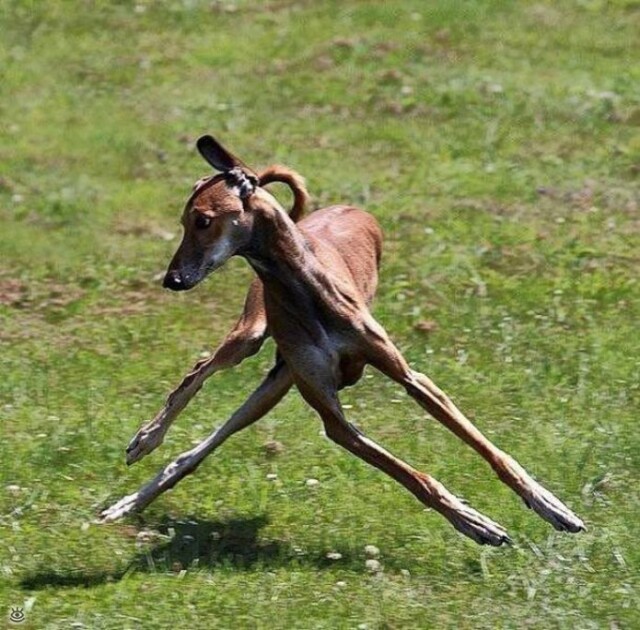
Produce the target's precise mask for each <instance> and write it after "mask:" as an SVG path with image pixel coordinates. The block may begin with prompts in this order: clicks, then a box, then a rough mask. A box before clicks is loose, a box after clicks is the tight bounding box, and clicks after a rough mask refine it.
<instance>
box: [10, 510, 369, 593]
mask: <svg viewBox="0 0 640 630" xmlns="http://www.w3.org/2000/svg"><path fill="white" fill-rule="evenodd" d="M267 523H268V520H267V518H266V517H264V516H257V517H253V518H240V519H230V520H226V521H204V520H200V519H195V518H189V519H186V520H183V519H181V520H172V519H170V518H168V517H164V518H163V519H162V520H161V521H160V523H149V524H148V526H152V529H153V531H154V532H158V533H159V534H160V535H161V542H159V543H157V544H155V545H151V546H150V547H148V548H146V549H145V550H144V551H141V552H140V553H138V554H137V555H136V556H135V557H134V558H133V560H132V561H131V562H130V563H129V564H128V565H127V566H126V567H125V568H123V569H120V570H114V571H95V572H92V571H84V570H77V569H60V570H58V571H42V572H36V573H33V574H31V575H27V576H25V577H24V578H23V579H22V580H21V581H20V586H21V587H22V588H23V589H26V590H37V589H43V588H48V587H51V588H76V587H85V588H90V587H93V586H99V585H101V584H105V583H109V582H118V581H120V580H122V578H124V577H125V576H127V575H130V574H132V573H138V572H150V573H154V572H158V573H163V572H179V571H181V570H183V569H189V568H196V567H199V568H203V567H207V568H209V569H212V570H215V569H216V568H221V567H227V568H232V569H238V570H247V569H251V568H253V567H255V566H260V567H263V568H265V569H270V568H271V569H273V568H278V567H291V566H292V565H296V566H300V567H304V566H307V567H312V568H315V569H323V568H325V567H328V566H334V567H335V566H340V567H341V568H343V569H344V568H348V569H352V570H354V571H364V570H365V567H364V563H363V562H362V561H361V560H360V561H358V559H357V558H354V557H353V555H352V554H351V553H350V552H348V551H340V553H341V554H342V558H340V564H339V565H336V562H335V561H334V560H330V559H328V558H327V557H326V551H324V552H323V551H317V550H311V551H307V552H302V551H300V550H297V549H295V548H294V547H292V546H290V545H289V544H287V543H284V542H282V541H277V540H261V539H260V536H259V533H260V530H261V529H262V528H263V527H264V526H265V525H267ZM145 529H146V528H145Z"/></svg>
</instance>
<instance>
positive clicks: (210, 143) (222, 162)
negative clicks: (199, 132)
mask: <svg viewBox="0 0 640 630" xmlns="http://www.w3.org/2000/svg"><path fill="white" fill-rule="evenodd" d="M196 147H197V148H198V152H199V153H200V155H201V156H202V157H203V158H204V159H205V160H206V161H207V162H209V164H211V166H213V168H215V169H216V170H217V171H221V172H223V173H224V172H226V171H230V170H231V169H233V168H236V167H243V168H246V167H245V165H244V164H243V163H242V162H241V161H240V160H239V159H238V158H237V157H236V156H235V155H233V154H232V153H229V151H227V150H226V149H225V148H224V147H223V146H222V145H221V144H220V143H219V142H218V141H217V140H216V139H215V138H213V137H212V136H202V137H200V138H198V141H197V142H196Z"/></svg>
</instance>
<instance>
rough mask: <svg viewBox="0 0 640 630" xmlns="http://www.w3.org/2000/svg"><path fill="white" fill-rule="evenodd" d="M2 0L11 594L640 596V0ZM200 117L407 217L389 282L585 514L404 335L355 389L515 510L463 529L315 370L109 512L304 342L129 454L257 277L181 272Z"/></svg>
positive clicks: (373, 205)
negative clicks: (487, 542) (175, 259)
mask: <svg viewBox="0 0 640 630" xmlns="http://www.w3.org/2000/svg"><path fill="white" fill-rule="evenodd" d="M0 9H1V10H0V32H2V38H1V41H0V77H1V81H0V116H1V120H2V124H1V125H0V221H1V222H2V230H1V232H0V257H1V258H0V261H1V262H0V344H1V346H2V347H1V350H0V366H1V376H2V378H0V422H1V424H0V427H1V428H0V437H1V440H0V458H1V461H2V465H1V468H0V606H1V607H2V613H1V614H2V615H5V617H4V618H6V620H7V624H9V616H10V613H11V609H12V607H13V608H18V607H19V608H22V609H23V614H24V615H25V617H26V621H25V622H24V623H22V624H21V625H20V626H17V625H16V626H12V627H28V628H38V629H40V628H70V627H73V628H88V629H92V630H93V629H98V628H136V629H137V628H154V629H155V628H187V627H194V628H203V629H208V628H327V629H335V628H367V629H369V630H372V629H378V628H380V629H382V628H387V629H391V628H473V629H475V628H523V627H532V628H568V627H574V628H580V629H583V628H607V629H611V630H613V629H619V628H638V627H640V612H638V611H639V610H640V592H639V591H640V584H639V582H640V577H639V576H640V550H639V546H638V542H637V541H638V537H639V536H640V525H639V523H640V484H639V483H638V480H639V479H640V441H639V440H638V429H637V416H638V412H639V407H640V405H639V397H640V359H639V358H638V357H640V335H638V332H637V322H638V320H639V318H640V286H639V281H638V276H639V271H640V254H639V251H640V193H639V190H640V187H639V186H638V179H639V175H640V63H639V61H638V60H639V59H640V38H639V37H638V33H639V32H640V3H638V2H637V1H636V0H609V1H606V0H575V1H568V0H567V1H562V2H551V1H550V0H547V1H544V0H541V1H538V2H524V1H517V2H516V1H513V2H507V1H490V0H488V1H479V0H478V1H474V0H469V1H466V2H449V1H447V2H429V3H427V2H424V1H418V0H405V1H403V2H400V1H399V0H398V1H389V2H365V1H358V0H349V1H342V2H337V1H324V2H311V1H300V2H293V1H289V0H274V1H269V2H254V1H251V2H250V1H248V0H238V1H237V2H232V1H230V2H225V1H214V2H211V0H206V1H204V0H202V1H201V0H168V1H167V2H153V1H151V0H148V1H146V2H145V1H142V0H141V1H140V2H137V3H134V2H129V1H125V0H122V1H119V2H111V3H106V2H105V3H94V2H89V1H88V0H57V1H55V0H47V1H41V2H35V1H29V0H20V1H18V0H14V1H12V0H0ZM202 133H213V134H214V135H216V136H217V137H218V138H219V139H220V140H221V141H222V142H223V143H225V144H226V145H228V146H229V148H231V149H232V150H234V151H235V152H236V153H237V154H238V155H239V156H240V157H242V158H243V159H244V160H245V161H246V162H248V163H249V164H251V165H254V166H256V167H258V166H266V165H268V164H270V163H274V162H279V163H283V164H287V165H289V166H291V167H293V168H295V169H296V170H298V171H299V172H300V173H302V174H303V175H304V176H305V177H306V179H307V182H308V186H309V190H310V192H311V194H312V196H313V202H312V203H313V207H314V208H318V207H321V206H323V205H328V204H331V203H339V202H344V201H348V202H350V203H354V204H358V205H361V206H363V207H365V208H366V209H367V210H369V211H370V212H372V213H373V214H374V215H375V216H376V217H377V218H378V220H379V221H380V223H381V224H382V226H383V228H384V231H385V235H386V241H385V253H384V256H383V268H382V274H381V283H380V289H379V295H378V299H377V301H376V303H375V305H374V313H375V315H376V317H377V318H378V319H379V320H380V321H381V322H382V323H383V324H384V326H385V327H386V328H387V330H388V331H389V333H390V334H391V336H392V337H393V339H394V340H395V341H396V343H397V345H398V346H399V347H400V348H401V350H402V351H403V353H404V354H405V356H406V357H407V358H408V360H409V361H410V362H411V364H412V365H413V366H414V367H415V368H417V369H419V370H421V371H423V372H425V373H427V374H429V375H430V376H431V377H432V378H433V379H434V380H435V382H436V383H438V384H439V385H440V386H441V387H442V388H443V389H445V390H446V391H447V392H448V393H449V394H450V395H451V396H452V398H453V399H454V400H455V401H456V402H457V403H458V404H459V406H460V407H461V408H462V409H463V411H465V412H466V413H467V415H468V416H469V417H470V418H471V419H472V420H473V421H474V422H476V423H477V424H478V426H479V427H480V428H481V429H482V430H483V431H484V432H485V433H486V434H487V435H488V436H489V437H490V438H491V439H492V440H494V441H495V442H496V443H497V444H498V445H499V446H500V447H501V448H503V449H504V450H506V451H507V452H509V453H511V454H512V455H513V456H514V457H515V458H516V459H518V461H520V463H521V464H522V465H523V466H525V467H526V468H527V469H528V470H529V471H530V472H531V473H532V474H533V475H534V476H536V478H537V479H539V480H541V481H542V482H543V483H544V484H545V485H546V486H547V487H549V488H550V489H551V490H552V491H553V492H555V493H556V494H557V495H558V496H559V497H560V498H561V499H563V500H564V501H566V502H567V504H568V505H569V506H570V507H571V508H572V509H573V510H575V511H576V512H577V513H578V514H579V515H580V516H581V517H582V518H583V519H584V520H585V522H586V524H587V528H588V530H587V531H586V532H585V533H582V534H579V535H569V534H562V533H558V532H556V531H554V530H553V529H552V528H551V527H550V526H549V525H548V524H546V523H545V522H543V521H542V520H541V519H540V518H538V517H537V516H536V515H535V514H534V513H533V512H532V511H530V510H527V509H526V507H525V506H524V505H523V503H522V502H521V501H520V500H519V499H518V498H517V497H516V496H515V495H514V494H513V493H511V492H510V491H509V490H508V489H507V488H506V487H505V486H504V485H502V484H501V483H500V482H499V480H498V479H497V478H496V477H495V475H494V474H493V472H492V471H491V469H490V468H489V467H488V466H487V465H486V464H485V463H484V462H483V461H482V460H481V459H480V458H479V457H478V456H477V455H476V454H475V453H474V452H472V451H471V450H470V449H469V448H467V447H465V446H464V445H463V444H462V443H460V442H459V441H458V440H457V439H456V438H455V437H454V436H453V435H451V434H450V433H448V432H447V431H446V430H445V429H444V428H443V427H441V426H440V425H439V424H437V423H436V422H434V421H433V420H431V419H430V418H429V417H428V416H426V414H425V413H423V411H422V410H421V409H420V408H419V407H418V406H417V405H416V404H415V403H414V402H413V401H412V400H411V399H409V398H408V397H407V396H406V394H405V393H404V392H403V391H402V390H401V389H400V388H399V387H398V386H397V385H395V384H393V383H391V382H390V381H388V380H386V379H384V378H383V377H381V376H380V375H379V374H377V373H376V372H375V371H374V370H372V369H371V370H368V371H367V373H366V376H365V378H364V379H363V380H362V382H361V383H360V384H359V385H358V386H356V387H354V388H350V389H347V390H345V391H344V392H343V393H342V402H343V404H344V405H345V407H346V408H347V415H348V417H349V418H350V420H352V421H353V422H355V423H356V424H357V425H358V426H360V427H361V428H362V429H363V430H365V431H366V432H367V434H368V435H370V436H371V437H373V438H375V439H376V440H377V441H379V442H380V443H382V444H383V445H384V446H386V447H387V448H389V449H390V450H391V451H392V452H394V453H397V454H398V455H399V456H401V457H402V458H403V459H406V460H407V461H409V462H411V463H412V464H413V465H414V466H416V467H417V468H418V469H420V470H423V471H425V472H428V473H429V474H431V475H433V476H434V477H436V478H437V479H439V480H441V481H442V482H443V483H445V484H446V485H447V487H448V488H450V489H451V490H452V491H453V492H454V493H456V494H458V495H459V496H462V497H464V498H466V499H468V500H469V502H470V503H471V504H472V505H473V506H474V507H476V508H478V509H479V510H480V511H482V512H484V513H485V514H487V515H489V516H490V517H492V518H493V519H495V520H496V521H498V522H500V523H501V524H502V525H503V526H505V527H506V528H507V529H508V531H509V533H510V535H511V537H512V539H513V541H514V544H513V545H511V546H510V547H501V548H497V549H494V548H486V547H479V546H477V545H475V544H474V543H473V542H471V541H469V540H468V539H466V538H463V537H462V536H461V535H459V534H458V533H457V532H456V531H455V530H453V528H452V527H451V526H450V525H449V524H448V523H447V522H446V521H445V520H444V519H443V518H441V517H440V516H439V515H438V514H437V513H435V512H433V511H429V510H425V509H424V508H423V506H422V505H421V504H420V503H418V502H417V501H416V500H415V499H414V497H413V496H411V495H410V494H409V493H407V492H406V491H405V490H404V489H403V488H401V487H400V486H398V485H397V484H396V483H395V482H393V481H392V480H391V479H389V478H388V477H386V476H384V475H382V474H381V473H380V472H378V471H376V470H374V469H373V468H370V467H367V466H366V465H365V464H363V463H362V462H361V461H360V460H357V459H355V458H353V457H352V456H349V455H348V454H347V453H346V452H345V451H343V450H341V449H340V448H339V447H337V446H336V445H334V444H333V443H332V442H330V441H328V440H327V439H326V438H325V437H324V436H323V432H322V425H321V423H320V421H319V419H318V418H317V417H316V416H315V415H314V413H313V412H312V411H311V410H310V409H309V408H308V407H306V405H305V404H304V403H303V402H302V400H301V398H300V396H299V395H298V394H297V393H296V392H291V393H290V394H289V396H288V397H287V398H286V399H285V400H284V401H283V402H282V403H281V404H280V405H279V406H278V407H277V408H276V409H275V410H274V411H273V412H272V413H271V414H269V415H268V416H267V417H266V418H264V419H263V420H262V421H261V422H260V423H258V424H256V425H255V426H254V427H252V428H251V429H248V430H247V431H245V432H243V433H242V434H240V435H237V436H235V437H233V438H232V439H231V440H230V441H229V442H228V443H226V444H225V445H224V446H223V447H221V449H220V450H219V451H218V452H216V454H215V455H213V456H212V457H211V458H210V459H209V460H207V461H206V462H205V463H204V464H203V465H202V466H201V467H200V469H199V470H198V472H197V474H195V475H194V476H193V477H190V478H187V479H185V480H184V481H183V482H182V483H181V484H180V485H179V486H177V487H176V488H175V489H174V490H173V491H171V492H170V493H167V494H165V495H163V496H162V497H161V498H159V499H158V500H157V501H156V502H155V503H153V504H152V505H151V506H150V507H149V508H148V509H147V510H146V511H145V512H144V513H143V514H142V515H140V516H136V517H131V518H127V519H125V520H124V521H122V522H119V523H115V524H108V525H101V524H97V523H96V518H97V515H98V513H99V511H100V509H101V508H104V507H105V506H107V505H109V504H110V503H112V502H114V501H115V500H117V499H119V498H120V497H121V496H123V495H124V494H127V493H130V492H132V491H134V490H136V489H137V488H138V487H139V486H140V484H142V483H143V482H145V481H146V480H147V479H149V478H150V477H152V476H153V475H155V473H156V472H157V471H158V470H159V469H160V468H161V467H162V466H163V465H165V464H166V463H168V462H169V461H171V460H172V459H173V458H174V457H175V456H176V455H177V454H178V453H180V452H181V451H183V450H185V449H187V448H190V447H191V446H192V445H193V444H195V443H197V442H198V441H199V440H201V439H203V437H204V436H205V435H207V434H208V433H209V432H210V431H211V430H212V429H213V428H214V427H215V426H217V425H219V424H221V423H222V422H223V421H224V420H225V419H226V418H227V417H228V416H229V415H230V414H231V413H232V412H233V410H234V409H235V408H236V407H237V406H238V405H239V404H240V403H241V402H242V401H243V400H244V398H245V397H246V396H247V395H248V394H249V392H251V391H252V389H253V387H254V386H255V385H256V384H257V383H258V382H259V381H260V379H261V378H262V375H263V374H264V373H265V372H266V371H267V370H268V368H269V366H270V365H271V363H272V359H273V353H274V346H273V343H272V342H268V343H267V344H266V346H265V348H264V349H263V351H262V352H261V353H260V354H259V355H258V356H257V357H255V358H253V359H251V360H248V361H246V362H245V363H243V364H242V365H241V366H239V367H238V368H236V369H234V370H230V371H227V372H224V373H219V374H217V375H215V376H214V377H212V379H211V380H210V381H209V382H208V383H207V385H206V386H205V388H204V389H203V390H202V392H201V393H200V394H199V395H198V397H197V398H196V399H194V401H193V402H192V403H191V405H190V406H189V407H188V408H187V409H186V410H185V411H184V412H183V414H182V416H181V417H180V418H179V419H178V420H177V421H176V423H175V425H174V427H173V428H172V430H171V431H170V433H169V434H168V436H167V439H166V441H165V444H164V445H163V446H162V447H161V448H160V449H158V450H157V451H156V452H154V453H153V454H152V455H150V456H149V457H147V458H146V459H144V460H143V461H142V462H140V463H138V464H136V465H135V466H132V467H131V468H127V467H126V465H125V460H124V449H125V447H126V445H127V443H128V441H129V439H130V438H131V437H132V435H133V434H134V433H135V432H136V430H137V429H138V427H139V426H140V425H141V424H142V423H143V422H146V421H147V420H148V419H150V418H151V417H152V416H153V415H154V414H155V412H156V411H157V410H158V409H159V408H160V407H161V405H162V403H163V401H164V398H165V396H166V394H167V393H168V392H169V391H170V389H171V388H172V386H174V385H175V384H177V382H178V381H179V380H180V378H181V377H182V375H183V374H184V373H186V372H187V371H188V369H189V368H190V367H191V365H192V364H193V363H194V362H195V361H196V360H198V359H199V358H200V357H201V356H205V355H206V354H207V353H208V352H210V351H211V350H212V348H214V347H215V346H216V344H217V343H218V342H219V340H220V339H221V338H222V337H223V335H224V334H225V332H226V331H227V330H228V329H229V328H230V326H231V325H232V323H233V322H234V321H235V318H236V316H237V315H238V314H239V312H240V309H241V307H242V302H243V298H244V292H245V287H246V286H247V285H248V283H249V281H250V279H251V277H252V274H251V271H250V269H249V267H248V265H247V264H246V263H245V262H244V261H242V260H240V259H237V260H236V259H234V260H232V261H231V262H230V263H229V264H228V265H227V266H226V268H225V269H224V270H222V271H220V272H218V273H216V274H215V275H212V276H211V277H209V278H208V280H207V281H206V282H204V283H203V284H202V285H200V286H198V287H197V288H196V289H194V290H193V291H191V292H186V293H184V294H172V293H169V292H167V291H164V290H163V289H162V288H161V286H160V281H159V279H160V278H161V276H162V272H163V271H164V270H165V268H166V266H167V263H168V261H169V259H170V257H171V255H172V253H173V251H174V250H175V248H176V247H177V244H178V242H179V238H180V226H179V223H178V219H179V214H180V212H181V209H182V206H183V204H184V201H185V200H186V198H187V196H188V195H189V192H190V190H191V186H192V184H193V182H194V181H195V180H196V179H198V178H199V177H201V176H203V175H206V174H207V173H208V172H209V170H208V167H207V165H206V164H205V163H204V162H203V161H202V160H201V158H199V156H198V155H197V153H196V151H195V148H194V142H195V139H196V138H197V137H198V136H199V135H200V134H202ZM277 194H278V195H279V196H280V198H281V199H282V201H283V203H289V200H288V198H287V194H286V191H280V190H278V191H277ZM274 443H277V444H278V448H273V445H274ZM309 480H316V481H317V483H315V482H311V483H309ZM372 546H373V547H375V549H372V548H371V547H372ZM368 560H369V562H367V561H368ZM371 560H376V562H370V561H371ZM4 618H3V619H4Z"/></svg>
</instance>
